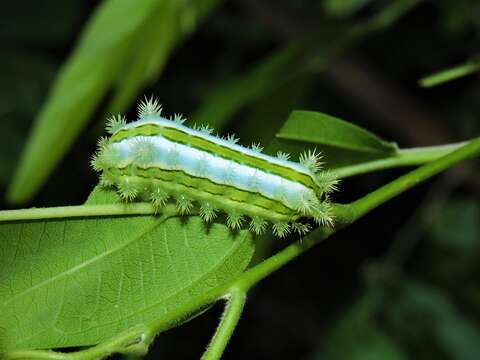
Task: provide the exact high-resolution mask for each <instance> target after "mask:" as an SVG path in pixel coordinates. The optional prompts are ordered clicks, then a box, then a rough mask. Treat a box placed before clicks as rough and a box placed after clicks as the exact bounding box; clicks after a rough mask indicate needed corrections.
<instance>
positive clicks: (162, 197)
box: [150, 187, 169, 209]
mask: <svg viewBox="0 0 480 360" xmlns="http://www.w3.org/2000/svg"><path fill="white" fill-rule="evenodd" d="M168 198H169V195H168V194H167V193H166V192H165V191H163V190H162V189H160V188H159V187H155V188H154V189H153V190H152V192H151V194H150V200H151V201H152V205H153V207H154V208H155V209H160V208H162V207H164V206H165V205H166V203H167V201H168Z"/></svg>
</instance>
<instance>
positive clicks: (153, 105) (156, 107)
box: [138, 96, 162, 119]
mask: <svg viewBox="0 0 480 360" xmlns="http://www.w3.org/2000/svg"><path fill="white" fill-rule="evenodd" d="M161 114H162V106H161V105H160V104H159V103H158V100H157V99H154V98H153V96H151V97H150V99H148V98H147V97H146V96H145V98H144V99H143V100H142V101H141V102H140V104H139V105H138V118H139V119H146V118H151V117H158V116H160V115H161Z"/></svg>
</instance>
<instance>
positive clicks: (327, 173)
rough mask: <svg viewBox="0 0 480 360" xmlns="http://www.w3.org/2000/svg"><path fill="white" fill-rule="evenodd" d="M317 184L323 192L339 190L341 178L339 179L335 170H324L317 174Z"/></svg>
mask: <svg viewBox="0 0 480 360" xmlns="http://www.w3.org/2000/svg"><path fill="white" fill-rule="evenodd" d="M315 176H316V178H317V185H318V187H319V189H320V192H321V194H327V195H328V194H330V193H332V192H334V191H337V190H338V184H339V183H340V180H339V179H337V177H336V174H335V172H333V171H331V170H323V171H320V172H318V173H316V174H315Z"/></svg>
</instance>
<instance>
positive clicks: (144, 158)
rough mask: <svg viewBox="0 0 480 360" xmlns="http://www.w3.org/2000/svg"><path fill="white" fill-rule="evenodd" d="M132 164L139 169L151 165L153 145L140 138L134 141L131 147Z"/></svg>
mask: <svg viewBox="0 0 480 360" xmlns="http://www.w3.org/2000/svg"><path fill="white" fill-rule="evenodd" d="M132 153H133V154H134V162H135V164H136V165H138V166H140V167H146V166H148V165H149V164H151V163H152V161H153V158H154V155H155V145H154V144H153V143H152V141H151V140H150V139H149V138H148V137H146V136H141V137H138V138H136V139H135V141H134V142H133V146H132Z"/></svg>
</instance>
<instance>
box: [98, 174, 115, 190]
mask: <svg viewBox="0 0 480 360" xmlns="http://www.w3.org/2000/svg"><path fill="white" fill-rule="evenodd" d="M114 185H115V179H112V178H111V177H110V176H108V175H107V173H105V172H104V173H102V174H101V175H100V186H101V187H103V188H109V187H112V186H114Z"/></svg>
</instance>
